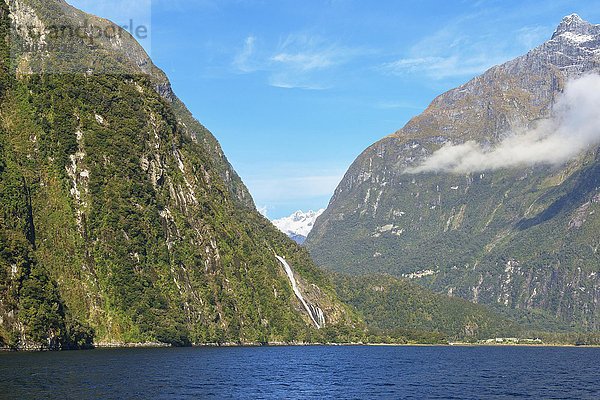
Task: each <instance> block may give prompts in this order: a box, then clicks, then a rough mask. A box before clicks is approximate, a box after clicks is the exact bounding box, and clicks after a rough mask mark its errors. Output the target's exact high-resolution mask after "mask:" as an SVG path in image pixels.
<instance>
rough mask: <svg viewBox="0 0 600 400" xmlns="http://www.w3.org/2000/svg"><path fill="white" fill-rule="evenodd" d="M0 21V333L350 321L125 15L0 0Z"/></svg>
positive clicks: (150, 333)
mask: <svg viewBox="0 0 600 400" xmlns="http://www.w3.org/2000/svg"><path fill="white" fill-rule="evenodd" d="M102 32H103V34H102ZM115 32H117V33H118V34H115ZM98 33H100V34H98ZM108 33H111V34H108ZM0 37H1V38H2V40H0V347H5V346H10V347H13V348H40V347H44V348H81V347H89V346H90V345H91V344H92V343H102V344H119V343H138V342H163V343H170V344H173V345H187V344H190V343H223V342H270V341H279V342H283V341H285V342H291V341H324V340H325V338H327V340H336V339H335V338H336V337H338V336H337V335H338V332H341V331H343V332H344V334H345V335H348V332H353V331H354V330H359V331H360V330H361V329H363V325H362V322H361V320H360V318H358V317H357V316H356V315H355V313H354V312H353V311H352V310H351V309H350V308H349V307H347V306H346V305H344V304H343V303H341V302H340V301H339V299H338V298H337V295H336V293H335V291H334V288H333V284H332V282H331V280H330V279H329V277H328V276H326V275H325V274H324V273H323V272H322V271H321V270H319V269H318V268H316V267H315V265H314V264H313V263H312V261H311V259H310V257H309V254H308V253H307V252H306V251H305V250H303V249H302V248H300V247H298V246H297V245H296V244H295V243H294V242H293V241H292V240H290V239H289V238H287V237H286V236H285V235H284V234H282V233H280V232H279V231H277V229H275V227H273V226H272V224H271V223H270V222H269V221H268V220H266V219H265V218H264V217H262V216H261V215H260V214H259V213H258V212H257V211H256V208H255V206H254V203H253V201H252V198H251V196H250V194H249V192H248V190H247V189H246V187H245V186H244V184H243V183H242V181H241V180H240V178H239V177H238V175H237V174H236V173H235V171H234V170H233V168H232V167H231V165H230V164H229V162H228V161H227V159H226V157H225V156H224V154H223V152H222V150H221V147H220V146H219V144H218V142H217V140H216V139H215V137H214V136H213V135H212V134H211V133H210V132H209V131H208V130H207V129H206V128H204V127H203V126H202V125H201V124H200V123H199V122H198V121H196V120H195V119H194V118H193V117H192V115H191V113H190V112H189V111H188V110H187V109H186V107H185V105H183V103H182V102H181V101H180V100H179V99H178V98H177V97H176V96H175V94H174V93H173V91H172V90H171V86H170V84H169V81H168V79H167V78H166V76H165V75H164V73H163V72H162V71H160V70H159V69H158V68H157V67H155V66H154V65H153V64H152V61H151V60H150V59H149V57H148V55H147V54H146V53H145V52H144V50H143V49H142V48H141V47H140V46H139V44H138V43H137V42H136V41H135V40H134V39H133V38H132V37H131V36H130V35H129V34H128V33H126V32H124V31H122V30H119V28H118V27H116V26H115V25H113V24H112V23H111V22H109V21H106V20H103V19H101V18H98V17H95V16H92V15H88V14H85V13H83V12H81V11H79V10H77V9H75V8H73V7H71V6H70V5H68V4H67V3H66V2H64V1H62V0H43V1H41V0H10V1H6V2H4V1H2V2H0ZM206 96H210V94H209V93H207V94H206ZM315 316H316V317H318V318H316V317H315Z"/></svg>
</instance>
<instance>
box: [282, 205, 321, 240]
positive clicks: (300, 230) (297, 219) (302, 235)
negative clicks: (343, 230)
mask: <svg viewBox="0 0 600 400" xmlns="http://www.w3.org/2000/svg"><path fill="white" fill-rule="evenodd" d="M323 211H325V210H324V209H323V210H319V211H312V210H311V211H308V212H303V211H296V212H295V213H293V214H292V215H290V216H289V217H284V218H280V219H276V220H274V221H272V222H273V225H275V226H276V227H277V229H279V230H280V231H281V232H283V233H285V234H286V235H288V236H289V237H290V238H291V239H293V240H294V241H295V242H296V243H298V244H303V243H304V241H305V240H306V237H307V236H308V234H309V233H310V231H311V230H312V228H313V226H314V224H315V221H316V220H317V218H318V217H319V216H320V215H321V214H323Z"/></svg>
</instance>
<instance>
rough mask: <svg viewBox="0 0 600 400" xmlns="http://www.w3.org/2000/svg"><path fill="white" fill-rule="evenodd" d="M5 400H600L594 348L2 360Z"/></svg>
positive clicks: (262, 351) (99, 354)
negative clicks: (47, 399) (46, 399)
mask: <svg viewBox="0 0 600 400" xmlns="http://www.w3.org/2000/svg"><path fill="white" fill-rule="evenodd" d="M0 398H3V399H4V398H6V399H44V398H52V399H321V398H325V399H374V398H382V399H402V398H405V399H513V398H523V399H600V349H589V348H541V347H540V348H529V347H474V348H471V347H260V348H186V349H124V350H93V351H87V352H63V353H28V354H25V353H19V354H16V353H5V354H0Z"/></svg>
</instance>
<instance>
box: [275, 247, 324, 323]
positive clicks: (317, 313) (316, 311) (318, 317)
mask: <svg viewBox="0 0 600 400" xmlns="http://www.w3.org/2000/svg"><path fill="white" fill-rule="evenodd" d="M275 257H277V259H278V260H279V262H280V263H281V265H283V269H285V273H286V274H287V277H288V279H289V280H290V283H291V284H292V289H293V290H294V293H295V294H296V297H297V298H298V300H300V303H302V305H303V306H304V308H305V309H306V312H307V313H308V315H309V316H310V319H311V320H312V322H313V323H314V324H315V326H316V327H317V329H321V328H322V327H323V326H324V325H325V316H324V315H323V310H321V309H320V308H319V307H317V306H313V305H312V304H308V303H307V302H306V300H304V297H303V296H302V292H300V288H299V287H298V284H297V283H296V278H294V271H292V267H290V265H289V264H288V263H287V261H286V260H285V258H283V257H280V256H278V255H277V254H275Z"/></svg>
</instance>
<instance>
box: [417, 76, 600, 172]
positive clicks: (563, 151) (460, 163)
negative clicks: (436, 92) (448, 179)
mask: <svg viewBox="0 0 600 400" xmlns="http://www.w3.org/2000/svg"><path fill="white" fill-rule="evenodd" d="M598 110H600V75H596V74H593V75H587V76H584V77H581V78H578V79H576V80H572V81H570V82H568V83H567V85H566V88H565V91H564V93H563V94H561V95H560V96H559V97H558V99H557V101H556V103H555V105H554V107H553V112H552V115H551V117H550V118H548V119H545V120H542V121H540V122H538V123H537V124H536V125H535V127H534V128H533V129H530V130H524V131H522V132H515V133H513V135H511V136H509V137H508V138H506V139H505V140H503V141H501V142H500V143H499V144H497V145H496V146H494V147H492V148H489V149H488V148H484V147H483V146H481V145H480V144H478V143H476V142H474V141H468V142H466V143H462V144H457V145H453V144H449V145H446V146H444V147H442V148H441V149H440V150H438V151H436V152H435V153H433V155H432V156H431V157H429V158H428V159H426V160H425V161H424V162H423V163H422V164H421V165H419V166H417V167H415V168H410V169H408V170H407V171H406V172H407V173H421V172H451V173H467V172H479V171H486V170H496V169H501V168H514V167H519V166H532V165H538V164H549V165H560V164H563V163H564V162H566V161H568V160H571V159H573V158H574V157H576V156H578V155H579V154H581V153H582V152H583V151H585V150H587V149H589V148H590V147H592V146H597V145H599V144H600V113H598Z"/></svg>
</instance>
